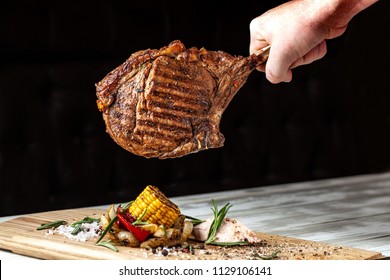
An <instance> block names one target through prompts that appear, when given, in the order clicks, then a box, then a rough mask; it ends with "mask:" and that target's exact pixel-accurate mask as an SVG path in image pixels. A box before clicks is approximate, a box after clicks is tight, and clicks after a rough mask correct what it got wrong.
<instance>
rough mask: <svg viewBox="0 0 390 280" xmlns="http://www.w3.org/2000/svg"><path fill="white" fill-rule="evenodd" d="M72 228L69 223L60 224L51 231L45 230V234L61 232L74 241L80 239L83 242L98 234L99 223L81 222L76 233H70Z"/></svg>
mask: <svg viewBox="0 0 390 280" xmlns="http://www.w3.org/2000/svg"><path fill="white" fill-rule="evenodd" d="M73 230H74V227H72V226H69V225H61V226H59V227H57V228H56V229H55V230H54V231H52V232H49V231H48V232H47V234H61V235H64V236H65V237H67V238H69V239H71V240H76V241H82V242H85V241H87V240H89V239H91V238H95V237H97V236H99V234H100V224H99V223H98V222H93V223H83V224H81V227H80V231H79V232H78V233H77V234H72V231H73Z"/></svg>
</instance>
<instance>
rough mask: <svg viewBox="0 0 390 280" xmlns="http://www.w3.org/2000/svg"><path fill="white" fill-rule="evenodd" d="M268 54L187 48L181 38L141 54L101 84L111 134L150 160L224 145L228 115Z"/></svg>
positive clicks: (100, 101) (102, 108) (98, 86)
mask: <svg viewBox="0 0 390 280" xmlns="http://www.w3.org/2000/svg"><path fill="white" fill-rule="evenodd" d="M266 57H267V54H266V52H264V53H263V55H251V56H249V57H242V56H232V55H230V54H228V53H226V52H223V51H208V50H206V49H204V48H201V49H197V48H190V49H186V48H185V46H184V45H183V44H182V43H181V42H180V41H178V40H176V41H173V42H172V43H170V44H169V45H168V46H165V47H163V48H161V49H153V50H151V49H148V50H143V51H139V52H136V53H134V54H132V55H131V56H130V57H129V58H128V59H127V60H126V61H125V62H124V63H123V64H121V65H120V66H118V67H117V68H116V69H114V70H113V71H111V72H110V73H108V74H107V76H106V77H105V78H104V79H103V80H102V81H100V82H99V83H97V84H96V95H97V98H98V100H97V105H98V108H99V110H100V111H101V112H102V113H103V118H104V121H105V124H106V128H107V132H108V133H109V134H110V136H111V137H112V138H113V139H114V141H115V142H116V143H117V144H119V145H120V146H121V147H123V148H124V149H126V150H128V151H130V152H132V153H134V154H136V155H140V156H144V157H146V158H153V157H158V158H161V159H163V158H174V157H180V156H184V155H187V154H189V153H194V152H198V151H201V150H204V149H210V148H218V147H221V146H223V144H224V136H223V135H222V134H221V133H220V131H219V124H220V120H221V117H222V113H223V112H224V111H225V109H226V107H227V106H228V105H229V102H230V101H231V100H232V98H233V97H234V95H235V94H236V93H237V91H238V90H239V89H240V88H241V87H242V86H243V85H244V83H245V82H246V80H247V77H248V76H249V74H250V73H251V72H252V71H253V70H254V69H255V68H256V66H258V65H259V64H260V63H263V62H264V61H265V60H266Z"/></svg>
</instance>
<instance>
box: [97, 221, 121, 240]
mask: <svg viewBox="0 0 390 280" xmlns="http://www.w3.org/2000/svg"><path fill="white" fill-rule="evenodd" d="M117 220H118V216H115V217H114V218H113V219H112V220H111V221H110V223H109V224H108V225H107V227H106V229H105V230H104V231H103V232H102V234H101V235H100V237H99V239H98V240H97V241H96V244H98V243H99V242H100V240H102V239H103V237H104V236H105V235H106V234H107V232H108V231H109V230H110V229H111V228H112V226H113V225H114V224H115V222H116V221H117Z"/></svg>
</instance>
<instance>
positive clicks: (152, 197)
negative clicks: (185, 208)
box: [129, 185, 180, 228]
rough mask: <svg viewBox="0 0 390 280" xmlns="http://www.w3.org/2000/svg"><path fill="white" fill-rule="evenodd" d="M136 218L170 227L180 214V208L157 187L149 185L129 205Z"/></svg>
mask: <svg viewBox="0 0 390 280" xmlns="http://www.w3.org/2000/svg"><path fill="white" fill-rule="evenodd" d="M129 212H130V214H131V215H132V216H133V217H134V218H135V219H140V220H141V221H143V222H148V223H150V224H157V225H163V226H165V228H170V227H171V226H172V225H173V223H174V222H175V221H176V219H177V218H178V217H179V215H180V209H179V207H177V205H176V204H174V203H173V202H172V201H170V200H169V199H168V198H167V197H166V196H165V195H164V194H163V193H162V192H161V191H160V190H159V189H158V188H157V187H155V186H151V185H149V186H147V187H146V188H145V189H144V190H143V191H142V193H141V194H140V195H138V197H137V198H136V199H135V200H134V201H133V203H132V204H131V206H130V207H129Z"/></svg>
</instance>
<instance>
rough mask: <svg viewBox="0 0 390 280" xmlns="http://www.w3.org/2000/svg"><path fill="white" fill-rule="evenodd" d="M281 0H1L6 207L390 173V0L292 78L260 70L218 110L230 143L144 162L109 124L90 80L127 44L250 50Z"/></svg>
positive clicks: (119, 57) (0, 113) (7, 210)
mask: <svg viewBox="0 0 390 280" xmlns="http://www.w3.org/2000/svg"><path fill="white" fill-rule="evenodd" d="M282 2H284V1H259V0H249V1H246V0H242V1H239V3H236V4H234V5H232V4H231V3H230V2H225V1H202V0H197V1H191V0H188V1H130V0H127V1H125V0H115V1H99V0H97V1H83V0H77V1H74V0H68V1H48V0H47V1H42V0H37V1H25V0H18V1H5V2H4V1H3V3H2V5H1V9H0V57H1V60H0V187H1V195H0V216H4V215H12V214H21V213H29V212H36V211H47V210H54V209H64V208H73V207H84V206H93V205H99V204H106V203H118V202H123V201H129V200H131V199H133V198H134V196H136V195H137V194H138V193H139V192H140V191H142V189H143V188H144V187H145V186H146V185H148V184H153V185H156V186H158V187H159V188H160V189H161V190H162V191H163V192H165V193H166V194H167V195H168V196H177V195H185V194H195V193H203V192H211V191H221V190H230V189H239V188H248V187H255V186H266V185H267V186H268V185H273V184H283V183H289V182H298V181H305V180H317V179H324V178H332V177H341V176H349V175H355V174H365V173H373V172H382V171H386V170H388V169H389V167H390V109H389V107H390V89H389V74H390V73H389V72H390V71H389V62H390V61H389V50H390V46H389V39H388V38H387V37H388V35H389V34H390V32H389V31H390V30H389V17H388V16H387V15H385V13H384V10H386V8H385V5H388V3H385V2H387V1H380V3H377V4H375V5H374V6H372V7H371V8H369V9H368V10H366V11H364V12H363V13H361V14H359V15H358V16H357V17H355V18H354V19H353V20H352V22H351V24H350V26H349V29H348V31H347V32H346V33H345V34H344V35H343V36H342V37H340V38H337V39H335V40H332V41H329V42H328V53H327V55H326V57H325V58H324V59H322V60H321V61H318V62H315V63H313V64H311V65H308V66H305V67H300V68H298V69H296V70H295V71H294V79H293V82H291V83H288V84H280V85H272V84H270V83H269V82H267V81H266V80H265V78H264V74H263V73H260V72H254V73H253V74H252V75H251V76H250V77H249V79H248V82H247V83H246V84H245V85H244V87H243V88H242V89H241V90H240V92H239V93H238V94H237V95H236V97H235V98H234V99H233V101H232V102H231V104H230V105H229V107H228V108H227V110H226V111H225V113H224V115H223V117H222V122H221V132H222V133H223V134H224V135H225V138H226V140H225V146H224V147H223V148H220V149H214V150H208V151H204V152H200V153H197V154H191V155H188V156H185V157H182V158H178V159H166V160H158V159H145V158H141V157H138V156H135V155H133V154H131V153H129V152H127V151H125V150H123V149H122V148H120V147H119V146H117V145H116V144H115V143H114V141H113V140H111V138H110V137H109V135H108V134H107V133H106V132H105V126H104V123H103V119H102V116H101V114H100V112H99V111H98V110H97V107H96V96H95V83H97V82H98V81H100V80H101V79H102V78H103V77H104V76H105V75H106V74H107V73H108V72H109V71H111V70H112V69H113V68H115V67H117V66H118V65H120V64H121V63H122V62H124V61H125V60H126V59H127V58H128V57H129V56H130V55H131V54H132V53H133V52H135V51H138V50H143V49H147V48H160V47H162V46H164V45H167V44H169V43H170V42H171V41H172V40H174V39H179V40H181V41H182V42H183V43H184V44H185V45H186V46H187V47H193V46H195V47H198V48H201V47H205V48H206V49H209V50H224V51H226V52H228V53H230V54H233V55H243V56H246V55H248V49H249V23H250V21H251V20H252V19H253V18H255V17H257V16H258V15H260V14H261V13H263V12H265V11H266V10H267V9H269V8H272V7H274V6H276V5H278V4H280V3H282ZM229 3H230V4H229ZM386 11H388V9H387V10H386Z"/></svg>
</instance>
